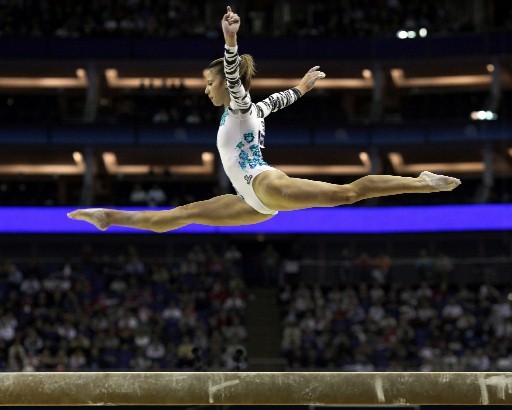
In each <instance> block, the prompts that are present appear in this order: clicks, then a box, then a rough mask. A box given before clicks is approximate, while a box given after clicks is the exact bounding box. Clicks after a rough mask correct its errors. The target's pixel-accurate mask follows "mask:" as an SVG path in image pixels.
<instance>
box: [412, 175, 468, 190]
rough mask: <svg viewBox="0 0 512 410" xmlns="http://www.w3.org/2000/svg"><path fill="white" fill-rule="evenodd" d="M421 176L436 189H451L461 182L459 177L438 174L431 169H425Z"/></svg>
mask: <svg viewBox="0 0 512 410" xmlns="http://www.w3.org/2000/svg"><path fill="white" fill-rule="evenodd" d="M419 178H421V179H423V180H424V181H425V182H426V183H427V185H429V186H430V187H432V188H434V189H435V191H451V190H453V189H455V188H457V187H458V186H459V185H460V184H461V182H460V179H458V178H453V177H447V176H445V175H438V174H434V173H432V172H429V171H423V172H422V173H421V174H420V176H419ZM435 191H434V192H435Z"/></svg>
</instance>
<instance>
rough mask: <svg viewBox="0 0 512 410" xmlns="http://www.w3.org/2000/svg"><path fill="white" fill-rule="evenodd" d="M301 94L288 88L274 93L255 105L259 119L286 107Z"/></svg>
mask: <svg viewBox="0 0 512 410" xmlns="http://www.w3.org/2000/svg"><path fill="white" fill-rule="evenodd" d="M301 95H302V94H301V92H300V91H299V90H297V89H296V88H290V89H289V90H286V91H281V92H279V93H274V94H272V95H271V96H270V97H268V98H265V99H264V100H263V101H260V102H259V103H257V104H256V110H257V113H258V117H259V118H265V117H266V116H267V115H269V114H270V113H271V112H275V111H277V110H280V109H281V108H284V107H288V106H289V105H290V104H293V103H294V102H295V101H297V100H298V99H299V98H300V97H301Z"/></svg>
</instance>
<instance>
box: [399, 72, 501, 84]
mask: <svg viewBox="0 0 512 410" xmlns="http://www.w3.org/2000/svg"><path fill="white" fill-rule="evenodd" d="M390 73H391V78H392V80H393V83H394V84H395V85H396V86H397V87H401V88H406V87H447V86H451V87H460V86H468V85H472V86H475V85H489V84H491V81H492V79H491V76H490V75H489V74H482V75H480V74H475V75H447V76H436V77H411V78H407V77H406V76H405V73H404V70H403V69H401V68H392V69H391V71H390Z"/></svg>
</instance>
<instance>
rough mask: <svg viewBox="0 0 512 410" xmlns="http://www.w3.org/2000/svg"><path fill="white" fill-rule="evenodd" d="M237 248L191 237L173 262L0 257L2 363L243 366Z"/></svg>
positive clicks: (89, 256)
mask: <svg viewBox="0 0 512 410" xmlns="http://www.w3.org/2000/svg"><path fill="white" fill-rule="evenodd" d="M241 264H242V255H241V253H240V252H239V251H238V249H237V248H236V247H234V246H232V247H230V248H227V249H226V250H225V252H224V253H222V254H220V253H219V252H216V251H214V250H213V248H212V247H209V246H206V247H202V246H199V245H197V246H194V247H192V248H191V249H190V251H189V252H188V254H186V255H183V257H182V258H180V262H177V263H174V264H162V263H149V262H146V261H144V259H143V258H141V257H139V254H138V252H137V250H136V249H135V248H133V247H130V248H128V250H127V251H126V253H124V254H122V255H119V256H115V257H114V256H101V257H98V256H95V254H94V253H93V252H91V251H90V250H86V251H85V252H84V254H83V261H82V262H80V263H77V264H72V263H69V262H66V261H63V262H62V263H61V264H59V265H58V266H57V265H55V266H54V267H53V268H52V267H49V266H48V265H42V264H37V263H34V264H32V265H16V264H15V263H12V262H9V261H8V260H4V261H3V262H2V263H1V264H0V306H1V307H0V369H2V370H5V371H80V370H99V369H101V370H109V369H110V370H128V371H158V370H195V371H202V370H227V371H234V370H244V369H246V368H247V351H246V347H245V344H244V341H245V339H246V338H247V329H246V327H245V323H244V321H245V310H246V285H245V283H244V281H243V280H242V278H241Z"/></svg>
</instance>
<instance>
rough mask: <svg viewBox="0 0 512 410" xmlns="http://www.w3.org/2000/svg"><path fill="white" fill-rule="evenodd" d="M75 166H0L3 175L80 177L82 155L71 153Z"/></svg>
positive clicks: (83, 170) (0, 172) (82, 164)
mask: <svg viewBox="0 0 512 410" xmlns="http://www.w3.org/2000/svg"><path fill="white" fill-rule="evenodd" d="M72 157H73V161H74V162H75V164H25V163H19V164H7V165H4V164H0V174H3V175H16V174H19V175H82V174H83V173H84V172H85V163H84V159H83V155H82V154H81V153H80V152H78V151H75V152H73V155H72Z"/></svg>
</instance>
